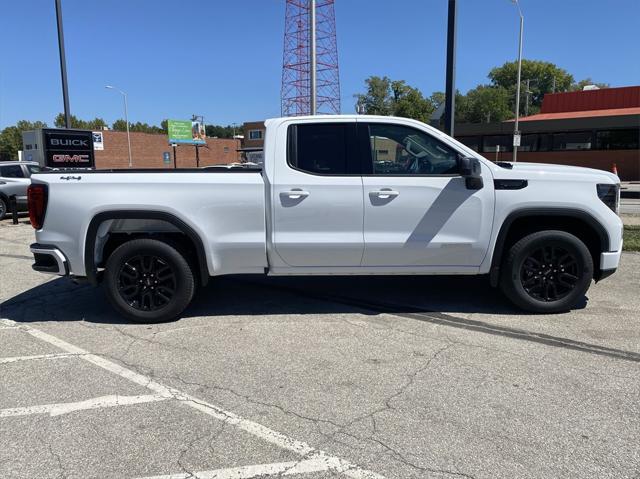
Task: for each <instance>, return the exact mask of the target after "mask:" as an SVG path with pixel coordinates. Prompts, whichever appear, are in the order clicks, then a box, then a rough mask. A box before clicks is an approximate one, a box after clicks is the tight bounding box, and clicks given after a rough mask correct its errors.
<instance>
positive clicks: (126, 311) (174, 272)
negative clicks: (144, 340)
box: [104, 239, 195, 323]
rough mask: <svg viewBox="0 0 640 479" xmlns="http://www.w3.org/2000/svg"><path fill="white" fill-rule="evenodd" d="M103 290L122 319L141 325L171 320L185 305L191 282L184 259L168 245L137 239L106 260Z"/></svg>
mask: <svg viewBox="0 0 640 479" xmlns="http://www.w3.org/2000/svg"><path fill="white" fill-rule="evenodd" d="M104 280H105V290H106V294H107V298H108V299H109V301H110V302H111V304H112V305H113V307H114V308H115V309H116V311H118V312H119V313H120V314H122V315H123V316H124V317H126V318H128V319H130V320H132V321H136V322H143V323H158V322H163V321H170V320H172V319H175V318H176V317H178V316H179V315H180V313H182V312H183V311H184V309H185V308H186V307H187V306H188V305H189V303H190V302H191V299H192V298H193V294H194V291H195V281H194V278H193V273H192V271H191V268H190V267H189V263H188V262H187V260H186V259H185V257H184V256H183V255H182V254H181V253H180V252H178V250H176V249H175V248H174V247H172V246H170V245H169V244H167V243H165V242H163V241H158V240H152V239H137V240H132V241H128V242H126V243H124V244H123V245H121V246H119V247H118V248H117V249H116V250H115V251H114V252H113V253H112V254H111V256H110V257H109V259H108V261H107V265H106V271H105V277H104Z"/></svg>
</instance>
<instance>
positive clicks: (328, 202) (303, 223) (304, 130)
mask: <svg viewBox="0 0 640 479" xmlns="http://www.w3.org/2000/svg"><path fill="white" fill-rule="evenodd" d="M285 141H286V148H284V147H281V148H279V149H278V152H283V153H284V152H285V150H286V153H285V154H286V158H280V157H276V158H275V162H276V167H275V175H274V184H273V187H272V192H273V193H272V194H273V197H272V204H273V241H274V246H275V250H276V252H277V254H278V256H279V257H280V258H281V259H282V261H284V262H285V263H286V264H288V265H289V266H296V267H323V266H338V267H339V266H359V265H360V262H361V260H362V253H363V250H364V239H363V214H364V211H363V209H364V205H363V196H362V178H361V176H360V156H359V154H358V151H357V145H356V123H355V120H345V121H338V120H336V121H335V122H331V123H322V122H304V121H303V122H301V123H298V124H292V125H289V126H288V127H287V132H286V140H285ZM279 154H282V153H279Z"/></svg>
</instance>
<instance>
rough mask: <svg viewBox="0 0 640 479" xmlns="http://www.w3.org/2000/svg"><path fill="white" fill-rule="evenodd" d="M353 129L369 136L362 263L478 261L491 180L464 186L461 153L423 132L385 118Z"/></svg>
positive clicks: (486, 231) (484, 243)
mask: <svg viewBox="0 0 640 479" xmlns="http://www.w3.org/2000/svg"><path fill="white" fill-rule="evenodd" d="M358 129H359V130H360V131H361V133H363V132H364V134H366V135H367V136H368V138H369V148H368V149H367V150H368V151H366V152H365V153H364V154H363V156H364V157H365V163H364V164H363V170H364V176H363V187H364V203H365V205H364V239H365V252H364V256H363V261H362V265H363V266H401V267H408V268H421V267H437V268H438V269H439V270H446V269H448V268H451V267H452V268H453V269H454V270H455V269H456V268H458V269H460V268H463V269H464V267H477V266H479V265H480V263H481V262H482V260H483V258H484V256H485V254H486V252H487V249H488V246H489V239H490V235H491V228H492V218H493V207H494V193H493V184H492V183H491V182H488V181H485V184H484V187H483V188H481V189H469V188H467V184H466V180H465V178H463V177H461V176H460V174H459V173H458V156H459V153H458V152H457V151H456V150H454V149H453V148H452V147H450V146H449V145H447V144H445V143H444V142H442V141H440V140H439V139H438V138H436V137H435V136H433V135H432V134H430V133H427V132H426V131H423V130H420V129H417V128H414V127H412V126H407V125H402V124H393V123H385V122H370V123H359V126H358ZM367 170H368V172H367ZM483 176H484V177H485V178H486V177H487V176H489V175H488V172H487V171H484V174H483Z"/></svg>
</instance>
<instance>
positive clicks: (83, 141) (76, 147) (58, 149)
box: [42, 129, 95, 168]
mask: <svg viewBox="0 0 640 479" xmlns="http://www.w3.org/2000/svg"><path fill="white" fill-rule="evenodd" d="M42 136H43V143H44V150H45V151H44V159H45V164H46V166H48V167H50V168H93V167H94V166H95V156H94V152H93V136H92V132H91V131H85V130H62V129H60V130H54V129H45V130H42Z"/></svg>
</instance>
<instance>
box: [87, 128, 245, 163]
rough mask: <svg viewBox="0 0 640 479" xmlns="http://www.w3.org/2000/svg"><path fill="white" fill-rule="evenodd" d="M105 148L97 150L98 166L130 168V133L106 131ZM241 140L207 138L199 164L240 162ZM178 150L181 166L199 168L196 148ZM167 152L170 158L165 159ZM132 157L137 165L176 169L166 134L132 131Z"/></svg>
mask: <svg viewBox="0 0 640 479" xmlns="http://www.w3.org/2000/svg"><path fill="white" fill-rule="evenodd" d="M103 138H104V150H96V152H95V155H96V168H97V169H107V168H128V166H129V152H128V148H127V134H126V133H125V132H122V131H111V130H106V131H104V132H103ZM240 147H241V145H240V140H236V139H222V138H207V145H206V146H201V147H199V148H198V150H199V156H200V166H208V165H219V164H226V163H235V162H238V161H240V153H239V152H238V150H239V149H240ZM176 150H177V162H176V163H177V167H178V168H195V167H196V148H195V146H192V145H180V146H178V147H177V148H176ZM165 152H168V153H169V157H170V161H169V162H165V160H164V156H165V155H164V153H165ZM131 158H132V163H133V167H134V168H173V166H174V164H173V148H172V147H171V146H170V145H169V143H168V140H167V135H162V134H160V135H158V134H151V133H137V132H136V133H134V132H131Z"/></svg>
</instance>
